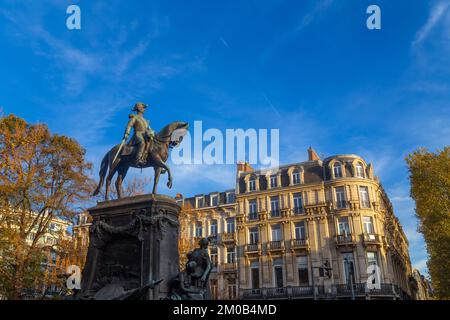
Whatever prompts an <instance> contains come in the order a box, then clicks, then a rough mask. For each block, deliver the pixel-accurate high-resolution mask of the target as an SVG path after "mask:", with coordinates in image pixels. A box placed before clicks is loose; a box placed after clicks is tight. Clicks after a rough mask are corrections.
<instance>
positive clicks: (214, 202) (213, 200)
mask: <svg viewBox="0 0 450 320" xmlns="http://www.w3.org/2000/svg"><path fill="white" fill-rule="evenodd" d="M218 205H219V196H218V195H217V194H215V195H212V196H211V206H212V207H215V206H218Z"/></svg>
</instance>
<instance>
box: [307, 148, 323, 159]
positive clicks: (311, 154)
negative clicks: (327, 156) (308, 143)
mask: <svg viewBox="0 0 450 320" xmlns="http://www.w3.org/2000/svg"><path fill="white" fill-rule="evenodd" d="M316 160H320V158H319V156H318V155H317V153H316V152H315V151H314V149H313V148H311V147H309V149H308V161H316Z"/></svg>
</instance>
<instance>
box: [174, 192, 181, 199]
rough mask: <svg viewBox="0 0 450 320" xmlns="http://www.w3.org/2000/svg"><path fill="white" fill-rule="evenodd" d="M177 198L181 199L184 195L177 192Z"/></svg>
mask: <svg viewBox="0 0 450 320" xmlns="http://www.w3.org/2000/svg"><path fill="white" fill-rule="evenodd" d="M175 199H176V200H181V199H183V195H182V194H181V193H177V195H176V196H175Z"/></svg>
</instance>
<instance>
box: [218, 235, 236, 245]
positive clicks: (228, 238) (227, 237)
mask: <svg viewBox="0 0 450 320" xmlns="http://www.w3.org/2000/svg"><path fill="white" fill-rule="evenodd" d="M221 240H222V242H223V243H236V233H235V232H230V233H227V232H224V233H222V235H221Z"/></svg>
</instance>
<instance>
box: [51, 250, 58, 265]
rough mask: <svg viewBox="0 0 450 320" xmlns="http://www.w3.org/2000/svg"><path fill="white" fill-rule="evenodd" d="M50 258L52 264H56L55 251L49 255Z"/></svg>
mask: <svg viewBox="0 0 450 320" xmlns="http://www.w3.org/2000/svg"><path fill="white" fill-rule="evenodd" d="M50 258H51V261H52V263H53V264H55V263H56V258H57V254H56V252H55V251H52V252H51V253H50Z"/></svg>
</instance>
